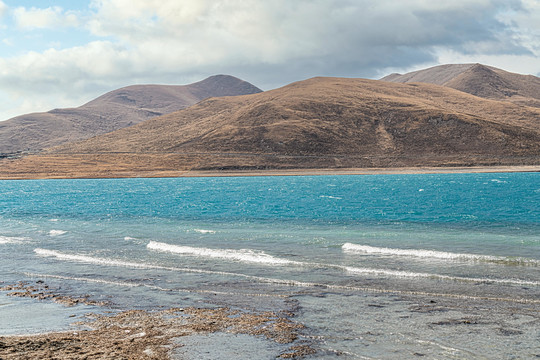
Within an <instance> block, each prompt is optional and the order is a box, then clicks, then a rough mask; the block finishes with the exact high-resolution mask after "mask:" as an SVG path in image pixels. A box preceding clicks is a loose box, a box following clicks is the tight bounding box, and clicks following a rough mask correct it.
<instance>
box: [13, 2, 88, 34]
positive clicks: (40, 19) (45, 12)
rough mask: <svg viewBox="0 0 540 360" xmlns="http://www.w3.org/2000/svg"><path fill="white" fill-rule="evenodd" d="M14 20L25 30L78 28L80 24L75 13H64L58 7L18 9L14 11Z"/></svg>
mask: <svg viewBox="0 0 540 360" xmlns="http://www.w3.org/2000/svg"><path fill="white" fill-rule="evenodd" d="M13 19H14V20H15V23H16V24H17V26H18V27H19V28H23V29H39V28H54V27H67V26H76V25H78V22H79V20H78V17H77V15H76V14H75V13H74V12H64V10H63V9H62V8H61V7H58V6H54V7H49V8H46V9H39V8H35V7H32V8H30V9H27V8H24V7H17V8H15V9H13Z"/></svg>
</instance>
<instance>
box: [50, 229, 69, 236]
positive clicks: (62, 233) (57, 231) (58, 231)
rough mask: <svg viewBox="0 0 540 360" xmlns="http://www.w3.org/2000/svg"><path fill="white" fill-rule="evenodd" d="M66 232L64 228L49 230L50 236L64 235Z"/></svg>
mask: <svg viewBox="0 0 540 360" xmlns="http://www.w3.org/2000/svg"><path fill="white" fill-rule="evenodd" d="M66 233H67V231H64V230H51V231H49V235H50V236H58V235H64V234H66Z"/></svg>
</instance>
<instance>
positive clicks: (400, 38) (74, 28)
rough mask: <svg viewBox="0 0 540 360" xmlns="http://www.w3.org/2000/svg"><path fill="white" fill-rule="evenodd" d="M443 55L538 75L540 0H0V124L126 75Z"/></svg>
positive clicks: (286, 68)
mask: <svg viewBox="0 0 540 360" xmlns="http://www.w3.org/2000/svg"><path fill="white" fill-rule="evenodd" d="M449 63H482V64H486V65H491V66H495V67H498V68H501V69H504V70H507V71H511V72H517V73H521V74H532V75H536V76H540V0H453V1H433V0H392V1H390V0H372V1H368V0H196V1H194V0H76V1H73V0H58V1H50V0H0V121H1V120H7V119H9V118H11V117H14V116H17V115H22V114H26V113H30V112H37V111H48V110H51V109H54V108H62V107H76V106H80V105H82V104H84V103H86V102H88V101H90V100H92V99H93V98H95V97H97V96H99V95H101V94H103V93H105V92H107V91H110V90H114V89H117V88H120V87H123V86H128V85H133V84H176V85H183V84H189V83H192V82H195V81H199V80H202V79H204V78H206V77H208V76H211V75H215V74H228V75H233V76H236V77H239V78H241V79H243V80H246V81H248V82H250V83H252V84H254V85H256V86H258V87H260V88H261V89H263V90H270V89H273V88H277V87H281V86H284V85H286V84H288V83H291V82H294V81H299V80H304V79H307V78H310V77H314V76H339V77H354V78H369V79H378V78H381V77H383V76H385V75H387V74H389V73H392V72H399V73H404V72H408V71H413V70H418V69H422V68H426V67H430V66H435V65H439V64H449Z"/></svg>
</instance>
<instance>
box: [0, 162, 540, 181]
mask: <svg viewBox="0 0 540 360" xmlns="http://www.w3.org/2000/svg"><path fill="white" fill-rule="evenodd" d="M516 172H540V165H515V166H470V167H465V166H460V167H398V168H342V169H335V168H320V169H269V170H183V171H182V170H163V171H116V172H112V171H111V172H107V173H90V174H89V173H78V174H77V173H75V174H69V175H51V174H39V173H38V174H34V173H24V174H17V175H7V176H6V175H2V174H0V180H46V179H128V178H182V177H255V176H324V175H327V176H328V175H331V176H334V175H335V176H339V175H412V174H481V173H516Z"/></svg>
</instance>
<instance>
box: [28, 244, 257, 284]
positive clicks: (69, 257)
mask: <svg viewBox="0 0 540 360" xmlns="http://www.w3.org/2000/svg"><path fill="white" fill-rule="evenodd" d="M34 252H35V253H36V254H37V255H39V256H46V257H54V258H56V259H58V260H64V261H72V262H80V263H85V264H95V265H105V266H117V267H126V268H132V269H148V270H167V271H179V272H188V273H196V274H209V275H224V276H237V277H243V278H248V279H256V278H257V277H253V276H251V275H244V274H238V273H230V272H225V271H213V270H203V269H193V268H181V267H170V266H161V265H153V264H146V263H137V262H131V261H123V260H116V259H107V258H99V257H93V256H88V255H80V254H66V253H62V252H60V251H56V250H47V249H40V248H37V249H34Z"/></svg>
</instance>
